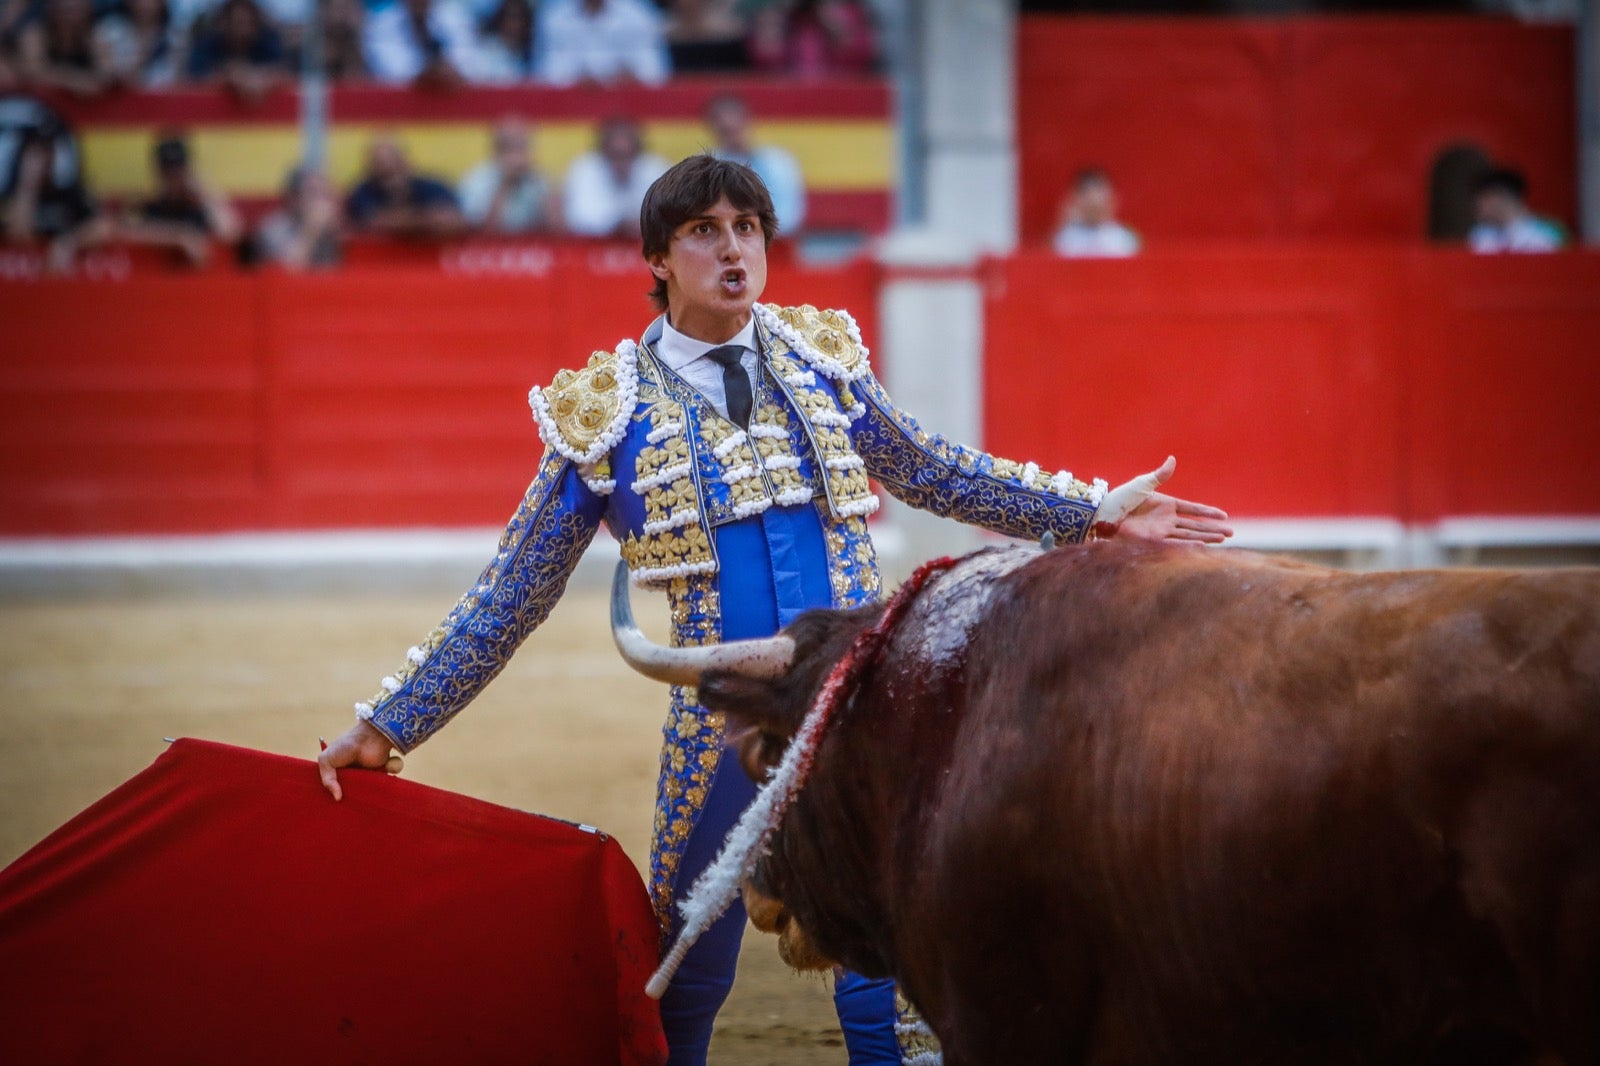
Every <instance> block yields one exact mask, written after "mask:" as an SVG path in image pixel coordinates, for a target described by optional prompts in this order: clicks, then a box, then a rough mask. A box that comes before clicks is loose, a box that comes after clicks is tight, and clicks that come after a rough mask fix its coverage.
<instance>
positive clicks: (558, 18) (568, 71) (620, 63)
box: [538, 0, 672, 85]
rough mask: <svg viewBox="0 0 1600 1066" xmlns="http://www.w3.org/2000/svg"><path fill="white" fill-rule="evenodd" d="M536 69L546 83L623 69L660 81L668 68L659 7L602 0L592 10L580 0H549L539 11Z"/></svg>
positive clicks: (613, 76)
mask: <svg viewBox="0 0 1600 1066" xmlns="http://www.w3.org/2000/svg"><path fill="white" fill-rule="evenodd" d="M538 39H539V50H540V52H541V54H542V55H543V61H542V62H541V64H540V71H539V75H540V78H541V79H542V80H544V81H547V82H549V83H550V84H551V85H573V84H576V83H577V82H580V81H582V80H584V79H585V78H587V79H590V80H592V81H599V82H612V81H616V80H617V79H618V78H621V77H622V76H623V75H628V76H630V77H632V78H634V79H635V80H637V81H641V82H643V83H644V84H646V85H660V84H661V83H662V82H664V81H666V80H667V75H668V74H670V73H671V72H672V60H671V58H670V56H669V54H668V52H667V34H666V27H665V24H664V23H663V22H662V19H661V13H660V12H659V11H657V10H656V9H655V7H654V6H653V5H651V4H649V3H647V2H646V0H606V2H605V6H604V7H602V8H601V9H600V11H599V13H598V14H595V15H591V14H589V12H588V11H586V10H584V6H583V0H552V2H551V3H550V4H549V5H547V6H545V7H542V8H541V9H540V11H539V38H538Z"/></svg>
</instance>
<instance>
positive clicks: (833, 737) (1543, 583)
mask: <svg viewBox="0 0 1600 1066" xmlns="http://www.w3.org/2000/svg"><path fill="white" fill-rule="evenodd" d="M955 576H956V575H954V574H953V575H952V576H951V577H949V578H946V579H941V580H954V579H955ZM937 592H938V586H937V584H936V585H934V586H931V587H930V589H929V590H928V591H926V592H925V593H924V596H935V598H936V594H937ZM930 602H932V601H931V600H930ZM875 617H876V614H875V611H874V610H872V609H867V610H862V611H856V612H853V613H849V614H840V613H837V612H819V613H816V614H813V615H810V616H806V617H804V618H802V619H801V620H799V621H797V622H796V623H795V625H794V626H792V627H790V629H789V633H790V635H791V636H793V637H794V638H795V641H796V646H797V649H798V650H797V655H796V664H795V666H794V668H793V669H792V671H791V673H790V674H789V675H788V676H787V677H785V678H783V679H780V680H778V681H776V682H761V681H752V680H749V679H746V678H734V677H728V676H722V675H715V674H713V675H708V676H707V677H706V678H704V679H703V683H702V686H701V690H700V691H701V697H702V699H703V700H704V701H705V703H706V704H707V706H710V707H712V708H714V709H717V710H723V711H726V712H728V713H729V715H730V716H732V717H734V718H736V719H738V720H739V721H740V722H741V723H742V724H743V728H745V729H746V731H747V732H746V733H745V734H744V737H743V740H742V741H741V756H742V758H743V761H744V762H745V764H746V766H747V767H750V768H753V769H756V770H758V771H759V770H761V769H762V768H763V767H764V766H765V765H768V764H770V762H771V761H773V760H774V758H775V756H776V755H777V754H778V753H780V752H781V750H782V745H783V742H784V740H785V739H786V738H787V737H788V736H789V735H791V734H792V732H793V730H794V728H795V726H796V725H797V724H798V722H799V719H800V717H801V716H802V715H803V714H804V712H805V710H806V708H807V707H808V706H809V703H810V700H811V698H812V697H813V695H814V694H815V692H816V689H817V687H818V685H819V684H820V682H821V680H822V678H823V677H824V676H825V675H826V673H827V670H828V668H829V666H831V665H832V663H834V662H836V661H837V660H838V659H839V657H840V656H841V655H842V654H843V653H844V651H845V649H846V648H847V647H848V645H849V643H850V640H851V639H852V637H853V636H854V635H855V634H856V633H858V632H859V631H860V630H861V629H863V628H864V627H865V626H866V625H868V624H870V622H871V621H872V620H873V619H874V618H875ZM971 621H972V626H971V629H970V632H969V633H967V635H966V639H965V641H964V644H963V646H962V650H961V652H960V653H959V654H955V655H940V656H934V657H930V656H929V655H928V653H927V648H926V646H925V645H926V644H927V641H926V640H919V633H918V632H917V627H918V626H926V625H928V624H930V619H929V618H928V617H923V616H919V615H918V614H917V612H915V611H913V613H912V614H911V615H910V616H908V618H907V620H906V623H905V626H904V631H903V632H902V633H901V634H900V635H899V636H897V638H896V639H895V641H894V642H893V643H892V644H891V647H890V655H889V658H888V660H887V661H886V662H885V663H884V664H883V665H882V666H881V667H879V668H878V669H877V670H876V671H874V672H872V673H871V674H869V675H868V676H867V677H866V678H864V679H863V683H862V685H861V687H860V689H859V691H858V692H857V695H856V697H855V699H854V700H853V701H852V702H851V703H850V704H849V705H848V706H845V707H843V708H841V711H840V713H839V715H838V716H837V719H836V721H835V722H834V724H833V726H832V728H831V731H830V732H829V733H828V735H827V736H826V737H825V738H824V739H823V741H822V742H821V745H820V747H819V750H818V755H817V762H816V768H815V771H814V772H813V774H812V778H811V780H810V782H809V784H808V785H807V787H806V788H805V790H804V791H803V792H802V793H801V795H800V796H799V798H798V800H797V801H796V803H795V805H794V806H793V808H792V809H791V810H790V811H789V813H788V815H787V817H786V818H785V820H784V822H783V824H782V826H781V828H780V830H779V833H778V835H777V837H776V838H775V840H774V846H773V850H772V854H771V855H770V856H769V857H768V858H766V859H765V860H763V861H762V863H761V864H760V866H759V868H758V871H757V876H756V878H755V882H756V886H757V888H758V889H759V890H760V891H761V892H763V893H765V894H767V895H770V896H771V897H773V898H774V899H778V900H781V901H782V906H783V914H782V917H781V918H780V917H779V916H777V915H774V914H770V913H769V914H768V915H767V917H766V918H765V919H764V920H766V921H769V922H771V923H772V924H773V925H775V926H776V925H778V924H780V923H782V922H787V923H788V925H787V928H788V929H789V930H790V936H791V938H793V937H794V936H796V935H798V933H797V932H796V931H797V930H798V931H803V933H804V935H805V936H806V938H807V940H808V942H809V943H810V944H811V945H812V947H813V948H814V950H815V951H816V952H817V953H818V955H819V957H826V958H833V959H838V960H839V961H840V962H842V963H844V964H845V965H848V966H850V967H852V968H854V969H856V970H858V971H860V972H863V973H866V974H869V975H871V974H892V975H894V976H895V977H897V978H898V979H899V980H900V982H901V984H902V986H903V987H904V989H905V990H906V991H907V993H908V994H909V995H910V996H911V998H912V999H913V1000H915V1001H916V1002H917V1003H918V1004H919V1006H921V1007H922V1009H923V1011H924V1013H925V1015H926V1017H927V1019H928V1021H929V1022H930V1024H931V1025H932V1026H933V1028H934V1029H935V1031H936V1032H938V1034H939V1036H940V1038H941V1040H942V1041H943V1042H944V1045H945V1052H946V1061H947V1062H948V1063H950V1064H951V1066H961V1064H963V1063H985V1064H991V1063H995V1064H1004V1063H1024V1062H1027V1063H1035V1062H1092V1063H1102V1062H1105V1063H1110V1062H1117V1063H1152V1064H1153V1063H1197V1064H1199V1063H1223V1062H1227V1063H1241V1062H1242V1063H1263V1064H1265V1063H1274V1064H1276V1063H1290V1062H1293V1063H1328V1064H1333V1063H1340V1064H1344V1063H1351V1064H1354V1063H1407V1064H1411V1063H1445V1062H1451V1063H1457V1062H1461V1063H1466V1062H1471V1063H1513V1062H1519V1063H1520V1062H1529V1061H1533V1060H1534V1058H1535V1057H1536V1056H1538V1055H1540V1054H1546V1055H1551V1056H1556V1057H1557V1058H1558V1059H1559V1060H1561V1061H1565V1062H1566V1063H1568V1064H1569V1066H1579V1064H1584V1063H1597V1062H1600V572H1595V571H1572V570H1568V571H1542V572H1508V571H1471V570H1466V571H1450V572H1402V573H1384V574H1350V573H1342V572H1338V571H1332V570H1327V569H1324V568H1320V567H1314V566H1309V565H1304V564H1298V563H1292V562H1285V561H1281V560H1272V559H1267V558H1263V557H1260V556H1255V555H1251V554H1248V553H1242V552H1230V551H1184V550H1175V549H1168V548H1161V547H1150V546H1139V545H1132V546H1128V545H1122V544H1118V543H1116V542H1110V543H1101V544H1093V545H1088V546H1083V547H1072V548H1063V549H1058V550H1056V551H1054V552H1050V553H1048V554H1043V555H1040V556H1038V557H1037V558H1035V559H1033V560H1032V561H1029V562H1028V563H1027V565H1026V566H1023V567H1022V568H1021V569H1018V570H1016V571H1015V572H1013V573H1010V574H1008V575H1005V576H1002V577H999V578H997V579H995V580H994V582H993V586H992V588H990V589H988V590H987V592H986V596H985V598H984V601H983V603H982V605H981V610H978V611H976V613H975V616H974V618H973V619H972V620H971Z"/></svg>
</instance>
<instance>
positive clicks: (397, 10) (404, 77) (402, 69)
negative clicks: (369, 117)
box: [361, 0, 478, 83]
mask: <svg viewBox="0 0 1600 1066" xmlns="http://www.w3.org/2000/svg"><path fill="white" fill-rule="evenodd" d="M427 23H428V32H429V33H431V34H432V35H433V37H434V39H435V40H437V41H438V42H439V46H440V48H441V49H442V52H443V55H444V58H445V59H446V60H447V61H448V62H449V64H450V65H451V66H452V67H454V68H455V69H456V70H457V71H458V72H459V73H461V74H462V75H464V76H467V77H471V76H472V75H473V73H474V72H475V71H476V69H477V54H478V35H477V31H476V30H475V29H474V28H473V25H472V16H471V15H469V14H468V13H467V9H466V8H465V7H463V6H461V4H459V3H457V2H456V0H433V3H432V4H431V5H430V6H429V8H428V19H427ZM361 53H362V55H364V56H365V57H366V60H367V69H368V70H370V71H371V72H372V76H373V77H374V78H375V79H377V80H378V81H383V82H390V83H395V82H402V83H403V82H409V81H413V80H414V79H415V78H416V77H417V75H418V74H421V73H422V70H423V68H424V67H425V66H426V65H427V56H426V55H424V54H423V51H422V45H421V42H419V41H418V40H417V38H416V35H415V34H413V33H412V32H411V18H410V16H409V15H407V14H406V9H405V5H403V4H399V3H394V4H390V5H389V6H388V7H385V8H380V9H378V10H377V11H372V12H369V13H368V14H367V19H366V23H365V24H364V25H363V26H362V28H361Z"/></svg>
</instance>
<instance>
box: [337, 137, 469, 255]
mask: <svg viewBox="0 0 1600 1066" xmlns="http://www.w3.org/2000/svg"><path fill="white" fill-rule="evenodd" d="M344 206H345V218H346V220H347V221H348V222H349V224H350V227H351V229H352V230H353V231H354V232H356V233H365V234H371V235H374V236H382V237H399V238H406V239H428V240H441V239H444V238H448V237H458V236H461V235H462V234H463V233H465V232H466V230H467V220H466V217H465V216H464V215H463V214H462V213H461V204H460V202H459V201H458V200H457V199H456V194H455V190H453V189H451V188H450V186H448V185H446V184H445V183H444V182H442V181H440V180H438V179H437V178H432V177H428V176H426V175H420V174H416V173H414V172H413V170H412V168H411V158H410V156H409V155H408V154H407V153H406V149H405V147H404V146H403V145H402V144H401V143H400V141H399V139H398V138H396V137H394V136H393V135H389V134H385V135H382V136H379V137H375V138H374V139H373V141H372V143H371V144H370V145H368V146H367V168H366V171H365V173H364V174H363V175H362V178H361V181H360V182H358V183H357V185H356V187H355V188H354V189H352V190H351V191H350V195H349V196H348V197H346V198H345V205H344Z"/></svg>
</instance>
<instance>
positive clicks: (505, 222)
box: [456, 116, 560, 236]
mask: <svg viewBox="0 0 1600 1066" xmlns="http://www.w3.org/2000/svg"><path fill="white" fill-rule="evenodd" d="M489 145H490V155H489V158H488V159H485V160H484V161H483V162H482V163H479V164H478V165H477V166H475V167H473V168H472V169H471V170H470V171H468V172H467V173H466V175H465V176H464V177H462V179H461V183H460V184H459V185H458V186H457V187H456V193H457V195H458V197H459V198H460V200H461V210H462V212H463V213H464V214H465V215H466V218H467V222H468V224H469V225H471V226H472V227H473V228H474V229H475V230H477V231H478V232H479V233H484V234H490V235H496V236H498V235H504V234H528V233H550V232H553V231H555V230H558V229H559V228H560V210H559V206H558V204H557V202H556V194H555V190H554V189H553V188H551V186H550V182H549V179H547V178H546V177H545V175H544V173H543V172H542V171H541V170H540V169H539V168H538V167H537V166H535V165H534V160H533V139H532V134H531V133H530V132H529V130H528V126H527V124H526V123H524V122H523V121H522V120H521V119H519V118H516V117H514V116H512V117H507V118H503V119H501V120H500V121H499V122H498V123H496V124H495V127H494V129H493V130H491V131H490V134H489Z"/></svg>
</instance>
